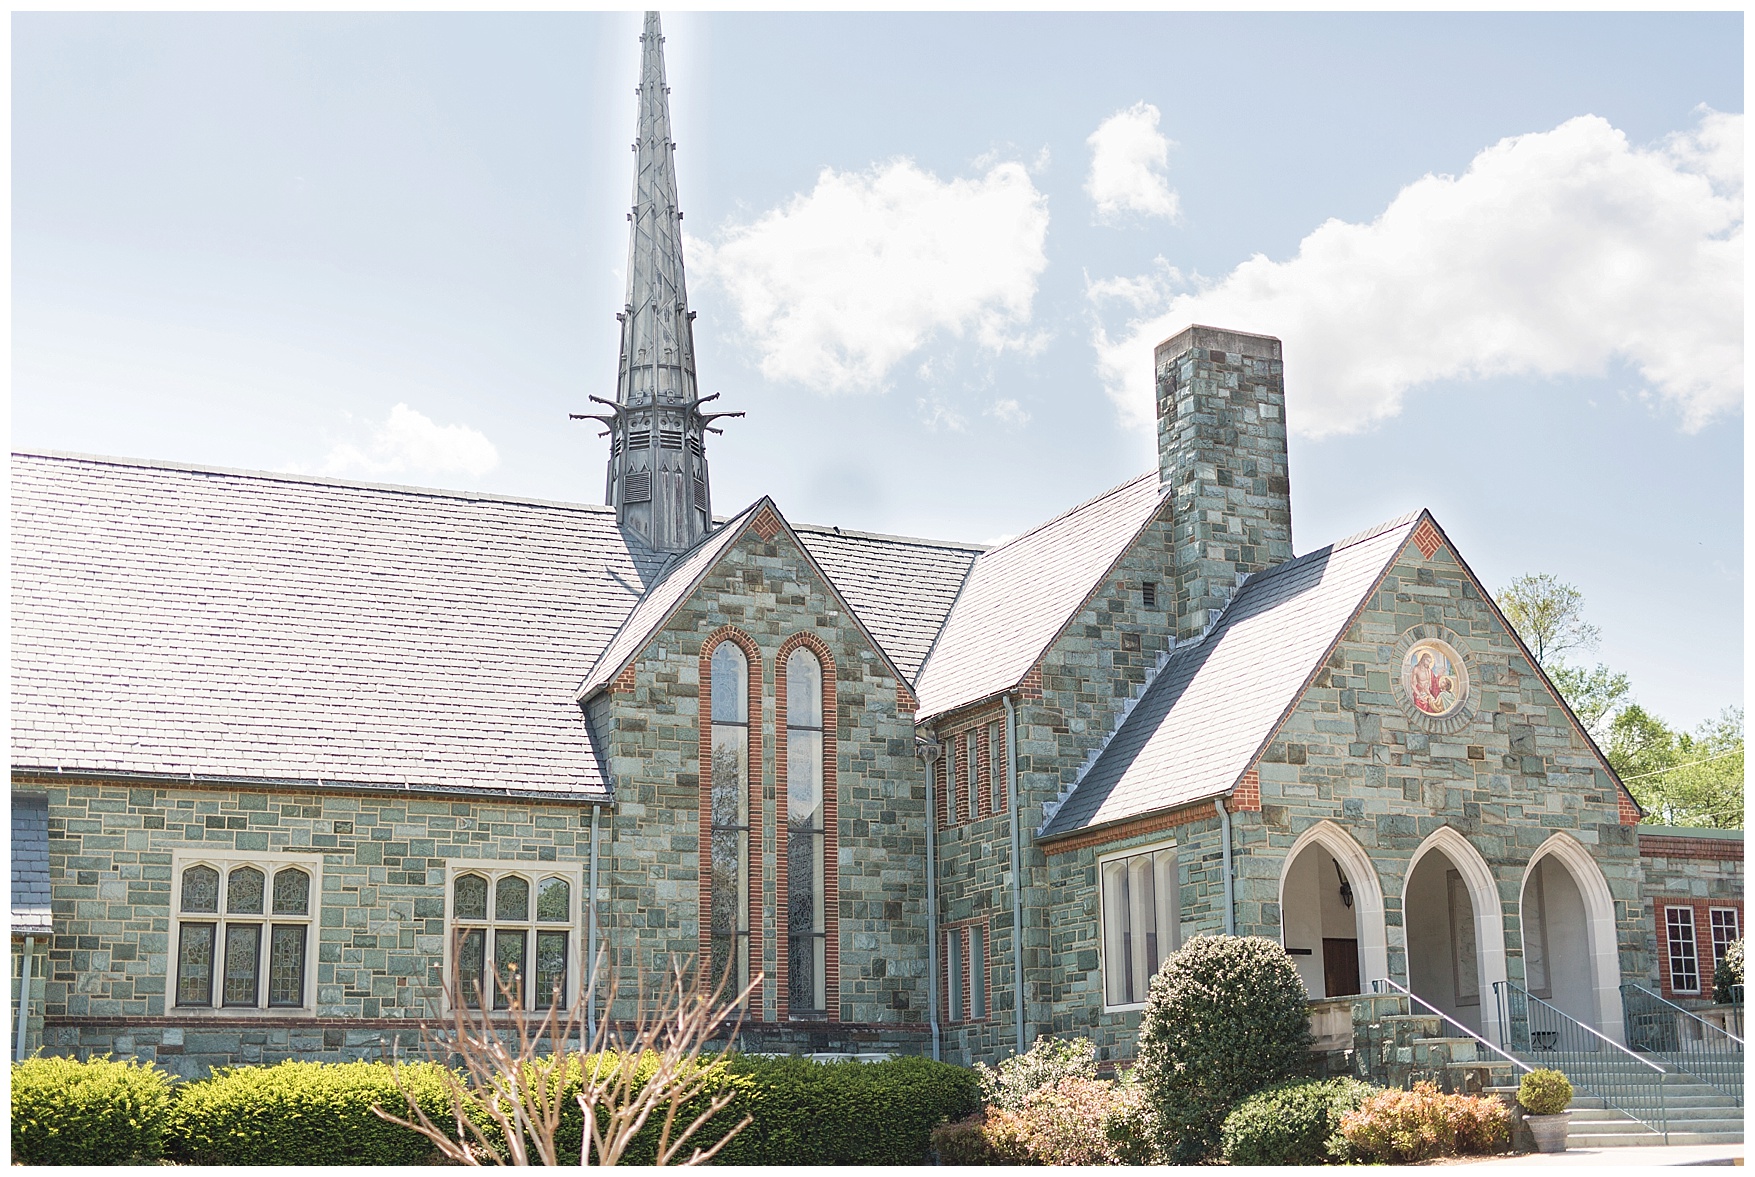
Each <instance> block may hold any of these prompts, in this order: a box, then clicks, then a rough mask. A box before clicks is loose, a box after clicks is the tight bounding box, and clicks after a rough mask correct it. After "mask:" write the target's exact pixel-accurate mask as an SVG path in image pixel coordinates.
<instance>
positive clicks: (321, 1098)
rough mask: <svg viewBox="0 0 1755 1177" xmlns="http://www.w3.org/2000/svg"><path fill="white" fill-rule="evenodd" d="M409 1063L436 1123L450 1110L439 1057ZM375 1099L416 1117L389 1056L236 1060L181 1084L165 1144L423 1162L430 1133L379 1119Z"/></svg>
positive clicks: (270, 1157) (191, 1156)
mask: <svg viewBox="0 0 1755 1177" xmlns="http://www.w3.org/2000/svg"><path fill="white" fill-rule="evenodd" d="M402 1071H403V1083H404V1085H405V1086H407V1087H408V1088H409V1090H410V1092H411V1094H412V1095H413V1096H414V1098H415V1100H416V1102H418V1103H419V1104H420V1106H421V1107H422V1108H423V1109H424V1110H425V1111H426V1113H427V1115H429V1116H431V1117H432V1119H433V1121H434V1123H437V1124H445V1123H447V1122H449V1121H451V1120H452V1119H453V1113H452V1111H451V1102H450V1099H449V1098H448V1097H447V1096H446V1094H445V1087H444V1083H443V1080H442V1078H441V1076H440V1073H439V1067H438V1065H437V1064H436V1063H407V1064H403V1065H402ZM373 1104H378V1105H380V1106H382V1107H383V1108H384V1110H385V1111H387V1112H390V1113H391V1114H392V1115H397V1114H400V1115H402V1116H404V1117H405V1118H409V1119H412V1118H413V1116H412V1115H410V1113H409V1112H408V1110H407V1109H408V1103H407V1101H406V1100H405V1099H404V1098H403V1096H402V1094H401V1093H400V1092H399V1091H398V1090H397V1087H396V1080H395V1077H394V1076H393V1074H392V1073H391V1069H390V1065H389V1064H388V1063H367V1062H354V1063H314V1062H284V1063H276V1064H275V1065H273V1066H271V1067H230V1068H226V1069H223V1070H217V1071H215V1072H214V1073H213V1074H212V1075H211V1076H209V1077H208V1078H206V1079H202V1080H200V1081H198V1082H195V1083H189V1084H185V1085H184V1086H183V1087H182V1089H181V1090H180V1091H179V1092H178V1094H177V1101H176V1105H175V1106H174V1107H173V1108H172V1109H171V1116H170V1123H169V1125H168V1130H167V1132H166V1151H167V1152H168V1153H169V1154H170V1155H171V1156H172V1157H173V1158H174V1159H176V1160H180V1161H186V1162H190V1163H193V1164H200V1165H419V1164H424V1163H426V1162H427V1161H428V1160H429V1159H430V1158H431V1157H432V1156H433V1153H434V1151H435V1150H434V1148H433V1145H432V1142H431V1141H429V1140H428V1139H427V1138H426V1137H424V1136H422V1135H421V1134H420V1133H418V1132H414V1131H412V1130H410V1129H408V1128H403V1127H401V1126H400V1125H397V1124H392V1123H390V1122H389V1121H387V1120H382V1119H380V1118H378V1116H376V1115H374V1114H373V1112H372V1105H373Z"/></svg>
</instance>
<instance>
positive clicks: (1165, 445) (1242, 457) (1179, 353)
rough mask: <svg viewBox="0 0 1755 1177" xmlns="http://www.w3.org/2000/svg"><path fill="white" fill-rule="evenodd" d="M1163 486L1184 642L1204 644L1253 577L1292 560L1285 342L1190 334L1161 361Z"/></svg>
mask: <svg viewBox="0 0 1755 1177" xmlns="http://www.w3.org/2000/svg"><path fill="white" fill-rule="evenodd" d="M1153 367H1154V370H1155V371H1156V373H1157V390H1158V477H1159V479H1160V481H1161V483H1163V484H1164V485H1167V486H1174V487H1175V488H1176V490H1175V493H1174V495H1173V496H1172V500H1171V501H1172V502H1173V504H1174V512H1175V515H1174V518H1175V551H1174V552H1173V553H1172V554H1171V564H1172V575H1173V577H1174V583H1173V586H1172V591H1173V592H1174V593H1175V600H1174V602H1173V604H1172V608H1173V609H1174V610H1175V616H1176V637H1177V640H1178V641H1183V640H1186V639H1188V638H1193V637H1199V636H1200V634H1201V632H1202V631H1203V630H1204V629H1206V628H1207V626H1209V625H1210V624H1212V622H1213V620H1214V619H1216V618H1217V617H1218V615H1219V611H1220V610H1221V609H1223V608H1224V607H1225V605H1226V603H1227V602H1229V601H1230V599H1231V597H1232V596H1233V595H1234V594H1235V593H1236V591H1237V585H1238V583H1239V582H1240V581H1241V580H1242V579H1243V578H1244V577H1245V576H1247V575H1248V574H1249V573H1251V572H1259V571H1261V570H1262V569H1264V568H1270V567H1272V566H1273V565H1275V564H1278V563H1281V562H1282V561H1285V560H1289V559H1291V558H1292V494H1291V486H1290V483H1289V482H1288V481H1287V476H1286V384H1285V374H1284V370H1283V367H1282V365H1281V361H1280V341H1279V340H1277V339H1275V338H1273V337H1272V336H1269V335H1247V334H1244V333H1243V332H1241V331H1222V330H1219V329H1218V328H1215V327H1200V326H1195V327H1189V328H1188V329H1186V330H1184V331H1182V332H1181V333H1180V334H1177V335H1174V336H1172V337H1171V338H1169V339H1166V340H1165V341H1164V342H1163V343H1160V344H1159V345H1158V347H1157V350H1156V352H1155V353H1154V355H1153Z"/></svg>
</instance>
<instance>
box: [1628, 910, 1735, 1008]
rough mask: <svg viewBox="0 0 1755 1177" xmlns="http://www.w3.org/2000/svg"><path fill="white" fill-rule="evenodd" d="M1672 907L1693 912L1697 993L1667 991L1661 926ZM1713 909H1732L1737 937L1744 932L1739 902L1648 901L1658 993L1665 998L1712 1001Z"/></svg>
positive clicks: (1666, 948) (1666, 945)
mask: <svg viewBox="0 0 1755 1177" xmlns="http://www.w3.org/2000/svg"><path fill="white" fill-rule="evenodd" d="M1672 907H1690V908H1693V909H1694V960H1695V962H1696V965H1697V967H1698V968H1699V969H1700V992H1698V993H1677V992H1676V991H1675V990H1674V989H1672V988H1671V987H1670V929H1669V926H1668V924H1666V923H1665V916H1664V912H1666V911H1668V910H1669V909H1670V908H1672ZM1715 907H1719V908H1734V909H1736V912H1737V931H1738V933H1739V934H1746V933H1747V932H1748V926H1747V925H1746V924H1745V923H1744V922H1743V901H1742V900H1741V899H1665V898H1664V897H1663V896H1661V895H1660V896H1657V897H1656V898H1654V899H1653V900H1652V905H1651V910H1652V918H1653V920H1654V921H1655V922H1656V924H1657V958H1658V991H1659V992H1660V993H1662V994H1663V995H1664V996H1665V997H1688V998H1693V999H1694V1000H1696V1001H1711V1000H1712V985H1713V977H1712V974H1713V966H1714V965H1715V964H1717V963H1718V962H1717V961H1715V960H1714V959H1713V955H1712V909H1713V908H1715Z"/></svg>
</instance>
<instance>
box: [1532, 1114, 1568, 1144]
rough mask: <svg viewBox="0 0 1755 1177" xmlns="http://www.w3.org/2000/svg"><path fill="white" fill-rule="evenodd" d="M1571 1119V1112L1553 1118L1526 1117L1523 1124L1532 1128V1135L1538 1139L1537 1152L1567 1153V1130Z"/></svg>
mask: <svg viewBox="0 0 1755 1177" xmlns="http://www.w3.org/2000/svg"><path fill="white" fill-rule="evenodd" d="M1571 1119H1572V1113H1571V1112H1561V1113H1559V1114H1558V1115H1553V1116H1529V1115H1526V1116H1524V1118H1523V1122H1524V1123H1526V1124H1528V1125H1529V1126H1530V1135H1532V1136H1534V1137H1535V1138H1536V1151H1537V1152H1565V1151H1566V1128H1567V1124H1568V1122H1569V1121H1570V1120H1571Z"/></svg>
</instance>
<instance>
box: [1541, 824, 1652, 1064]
mask: <svg viewBox="0 0 1755 1177" xmlns="http://www.w3.org/2000/svg"><path fill="white" fill-rule="evenodd" d="M1546 857H1553V858H1557V859H1559V861H1560V865H1561V866H1564V867H1565V868H1566V871H1567V873H1568V874H1570V875H1571V876H1572V881H1573V882H1574V883H1576V884H1577V885H1578V893H1579V894H1580V895H1582V896H1583V897H1584V921H1585V933H1586V938H1587V940H1588V942H1589V944H1590V960H1591V989H1592V990H1593V992H1594V993H1595V994H1596V1007H1597V1026H1596V1028H1597V1029H1599V1030H1601V1031H1602V1032H1603V1033H1604V1034H1605V1035H1607V1036H1608V1037H1610V1038H1613V1039H1614V1040H1615V1041H1616V1042H1619V1043H1621V1044H1623V1045H1625V1044H1626V1041H1627V1032H1626V1028H1625V1027H1624V1026H1623V1025H1622V1022H1621V949H1620V936H1619V935H1618V933H1617V930H1616V926H1615V897H1614V896H1613V895H1612V894H1610V892H1609V882H1608V880H1607V879H1605V878H1604V877H1603V872H1602V869H1601V868H1600V867H1598V866H1597V864H1596V862H1595V861H1594V860H1593V859H1592V858H1591V856H1590V851H1588V850H1586V849H1585V848H1584V846H1583V845H1581V844H1580V843H1579V841H1578V840H1577V839H1576V838H1574V837H1573V836H1572V835H1570V834H1567V833H1563V832H1557V833H1555V834H1554V836H1553V837H1551V838H1549V839H1548V840H1547V841H1546V842H1543V843H1542V844H1541V845H1540V846H1538V847H1537V848H1536V852H1535V853H1534V854H1532V855H1530V860H1529V863H1528V864H1527V865H1526V866H1525V867H1524V870H1523V878H1522V879H1521V880H1519V882H1518V885H1517V914H1518V919H1519V921H1520V922H1519V927H1520V928H1521V927H1526V926H1527V922H1525V921H1524V920H1523V897H1524V894H1525V892H1526V891H1527V889H1528V888H1529V882H1530V876H1531V875H1532V874H1533V873H1535V869H1536V867H1538V866H1539V865H1541V861H1542V859H1543V858H1546ZM1553 971H1554V966H1553V962H1552V961H1549V962H1548V972H1549V976H1550V982H1549V983H1550V984H1552V975H1553ZM1524 980H1525V981H1528V980H1529V978H1528V977H1527V976H1526V977H1525V978H1524Z"/></svg>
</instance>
